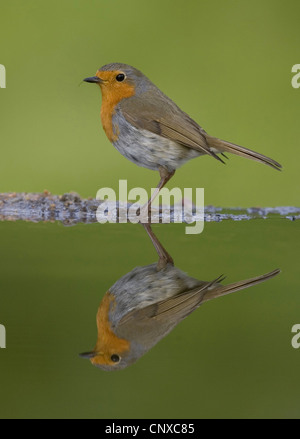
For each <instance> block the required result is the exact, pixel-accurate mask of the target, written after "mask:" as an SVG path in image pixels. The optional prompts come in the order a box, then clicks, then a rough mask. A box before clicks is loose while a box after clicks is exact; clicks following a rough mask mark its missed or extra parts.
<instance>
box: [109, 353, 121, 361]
mask: <svg viewBox="0 0 300 439" xmlns="http://www.w3.org/2000/svg"><path fill="white" fill-rule="evenodd" d="M110 359H111V361H112V362H113V363H119V362H120V357H119V355H116V354H114V355H112V356H111V357H110Z"/></svg>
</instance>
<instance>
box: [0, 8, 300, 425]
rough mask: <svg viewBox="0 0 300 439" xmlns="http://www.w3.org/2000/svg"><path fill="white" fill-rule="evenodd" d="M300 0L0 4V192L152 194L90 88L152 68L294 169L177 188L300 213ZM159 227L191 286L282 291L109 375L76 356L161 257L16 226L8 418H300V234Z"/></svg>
mask: <svg viewBox="0 0 300 439" xmlns="http://www.w3.org/2000/svg"><path fill="white" fill-rule="evenodd" d="M299 12H300V5H299V2H297V1H296V0H294V1H291V0H290V1H275V0H269V1H266V0H263V1H261V0H260V1H258V0H255V1H252V2H246V1H223V0H219V1H212V0H210V1H178V0H172V1H169V0H164V1H158V0H152V1H151V2H150V1H149V2H148V1H147V2H146V1H144V0H142V1H141V0H139V1H137V0H134V1H129V2H124V1H120V0H114V1H91V0H88V1H87V0H85V1H83V0H82V1H76V0H73V1H69V0H60V1H58V0H54V1H51V2H46V1H37V0H35V1H28V0H27V1H26V2H24V1H21V0H11V1H9V2H8V1H3V0H0V64H4V65H5V67H6V70H7V88H6V89H0V130H1V131H0V132H1V160H0V175H1V179H0V183H1V187H0V192H7V191H16V192H24V191H25V192H40V191H43V190H44V189H47V190H49V191H51V192H52V193H55V194H60V193H64V192H68V191H71V190H73V191H76V192H78V193H80V194H81V195H82V196H84V197H88V196H95V195H96V192H97V190H98V189H100V188H101V187H104V186H108V187H112V188H114V189H116V190H117V188H118V180H119V179H128V186H129V188H132V187H136V186H139V187H140V186H142V187H144V188H146V189H149V188H150V187H153V186H155V185H156V184H157V182H158V175H157V174H156V173H154V172H151V171H148V170H146V169H143V168H139V167H137V166H135V165H133V164H132V163H130V162H129V161H127V160H126V159H125V158H124V157H122V156H121V155H120V154H119V153H118V152H117V151H116V150H115V149H114V148H113V146H112V145H110V143H109V141H108V140H107V139H106V137H105V134H104V132H103V130H102V128H101V124H100V118H99V113H100V105H101V96H100V92H99V90H97V88H96V87H94V86H92V85H90V84H86V83H81V81H82V79H83V78H85V77H86V76H91V75H93V74H94V73H95V72H96V70H97V69H98V68H99V67H100V66H102V65H103V64H106V63H109V62H116V61H117V62H125V63H128V64H132V65H134V66H136V67H138V68H139V69H141V70H142V71H143V72H144V73H145V74H146V75H147V76H149V77H150V79H151V80H152V81H153V82H154V83H156V84H157V85H158V86H159V87H160V88H161V89H162V90H163V91H164V92H165V93H166V94H168V95H169V96H170V97H171V98H172V99H173V100H174V101H176V103H177V104H178V105H179V106H180V107H181V108H182V109H183V110H185V111H186V112H188V113H189V114H190V115H191V116H192V117H193V118H194V119H195V120H196V121H198V122H199V123H200V124H201V125H202V126H203V127H204V128H205V129H206V130H207V131H208V132H209V133H210V134H212V135H215V136H218V137H220V138H224V139H226V140H230V141H232V142H235V143H239V144H241V145H243V146H246V147H251V148H253V149H254V150H257V151H259V152H261V153H264V154H266V155H269V156H271V157H272V158H274V159H276V160H278V161H279V162H281V163H282V164H283V166H284V171H283V172H282V173H279V172H276V171H274V170H272V169H271V168H268V167H266V166H263V165H260V164H258V163H255V162H251V161H249V160H245V159H242V158H239V157H231V158H230V161H229V163H228V164H227V165H226V166H223V165H221V164H219V163H217V162H216V161H215V160H213V159H211V158H209V157H202V158H199V159H195V160H192V161H191V162H189V163H188V164H186V165H185V166H184V167H183V168H182V169H180V170H179V171H178V172H177V173H176V175H175V177H174V178H173V179H172V180H171V182H170V183H169V185H168V186H169V187H174V186H179V187H181V188H184V187H192V188H195V187H204V188H205V202H206V204H214V205H221V206H276V205H277V206H278V205H297V204H298V203H299V202H298V200H299V178H298V175H299V170H298V168H299V148H298V138H299V130H300V128H299V99H300V90H295V89H293V88H292V86H291V79H292V76H293V75H292V73H291V69H292V66H293V65H294V64H297V63H299V62H300V59H299V32H298V29H299ZM155 231H156V232H157V234H158V236H159V237H160V238H161V239H162V242H163V244H164V245H165V246H166V248H167V250H168V251H169V252H170V253H171V255H172V256H173V257H174V259H175V262H176V265H177V266H178V267H179V268H181V269H182V270H184V271H186V272H188V273H189V274H190V275H191V276H194V277H198V278H199V279H202V280H211V279H214V278H216V277H217V276H218V275H220V274H222V273H224V274H226V275H227V279H226V281H225V283H226V282H228V283H229V282H234V281H238V280H241V279H247V278H250V277H252V276H256V275H259V274H263V273H266V272H268V271H271V270H273V269H275V268H278V267H279V268H281V269H282V274H281V275H280V276H278V277H277V278H276V279H273V280H271V281H269V282H267V283H264V284H261V285H259V286H256V287H253V288H251V289H249V290H245V291H243V292H240V293H237V294H234V295H232V296H229V297H226V298H224V299H218V300H217V301H214V302H211V303H208V304H207V305H205V306H203V308H201V309H200V310H198V311H197V312H195V313H193V314H192V315H191V316H190V317H189V318H188V319H186V320H185V321H184V322H183V323H182V324H180V325H179V326H178V327H177V328H176V329H175V330H174V331H173V332H172V333H171V334H170V335H169V336H168V337H167V338H165V339H164V340H163V341H161V342H160V343H159V344H158V345H157V346H156V347H155V348H154V349H152V350H151V351H150V352H149V353H148V354H147V355H146V356H145V357H143V358H142V359H141V360H140V361H139V362H138V363H136V364H135V365H133V366H131V367H130V368H128V369H126V370H124V371H120V372H116V373H105V372H103V371H101V370H98V369H96V368H93V367H92V366H91V365H90V364H89V363H88V362H87V361H86V360H82V359H80V358H79V357H78V356H77V354H78V353H79V352H82V351H86V350H89V349H91V348H93V346H94V345H95V342H96V321H95V316H96V312H97V308H98V305H99V303H100V300H101V298H102V296H103V294H104V293H105V292H106V291H107V290H108V289H109V287H110V286H111V285H112V284H113V283H115V282H116V280H117V279H119V278H120V277H121V276H123V275H124V274H125V273H127V272H128V271H130V270H132V269H133V268H134V267H135V266H137V265H147V264H150V263H153V262H154V261H155V259H156V256H155V252H154V249H153V248H152V247H151V244H150V241H149V240H148V239H147V237H146V235H145V233H144V232H143V230H142V228H141V227H140V226H138V225H136V226H134V225H97V224H95V225H89V226H87V225H79V226H75V227H70V228H66V227H64V226H62V225H61V224H26V223H21V222H19V223H4V222H3V223H0V240H1V241H0V242H1V245H0V323H1V324H4V325H5V326H6V329H7V349H6V350H2V349H0V389H1V392H0V393H1V397H0V417H1V418H5V417H8V418H16V417H23V418H33V417H46V418H54V417H58V418H64V417H70V418H78V417H83V418H94V417H95V418H114V419H115V418H168V417H169V418H205V417H209V418H217V417H225V418H233V417H250V418H251V417H272V418H276V417H277V418H278V417H284V418H289V417H297V418H299V412H300V401H299V394H300V388H299V377H298V375H299V368H300V350H295V349H293V348H292V347H291V338H292V333H291V328H292V326H293V325H294V324H297V323H298V324H299V323H300V321H299V320H300V318H299V307H300V296H299V290H300V288H299V287H300V284H299V249H298V247H299V222H298V221H295V222H289V221H287V220H279V219H274V220H268V221H262V220H255V221H249V222H222V223H214V224H213V223H209V224H206V225H205V230H204V233H203V234H202V235H199V236H193V235H192V236H186V235H185V234H184V227H183V226H182V225H169V226H168V225H163V226H160V225H159V226H156V227H155Z"/></svg>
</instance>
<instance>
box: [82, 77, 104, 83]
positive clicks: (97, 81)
mask: <svg viewBox="0 0 300 439" xmlns="http://www.w3.org/2000/svg"><path fill="white" fill-rule="evenodd" d="M84 81H85V82H91V83H92V84H101V83H102V82H103V81H102V79H101V78H98V76H91V77H90V78H85V79H84Z"/></svg>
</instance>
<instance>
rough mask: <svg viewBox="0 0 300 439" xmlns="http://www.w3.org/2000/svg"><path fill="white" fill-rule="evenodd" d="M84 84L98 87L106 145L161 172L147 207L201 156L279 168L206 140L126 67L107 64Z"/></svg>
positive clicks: (265, 159) (157, 91)
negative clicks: (229, 157) (234, 158)
mask: <svg viewBox="0 0 300 439" xmlns="http://www.w3.org/2000/svg"><path fill="white" fill-rule="evenodd" d="M84 81H85V82H89V83H93V84H98V85H99V86H100V88H101V92H102V105H101V121H102V126H103V128H104V131H105V133H106V135H107V137H108V139H109V141H110V142H111V143H112V144H113V145H114V147H115V148H116V149H117V150H118V151H119V152H120V153H121V154H122V155H123V156H124V157H126V158H127V159H129V160H130V161H131V162H133V163H135V164H136V165H138V166H142V167H144V168H147V169H151V170H154V171H158V172H159V174H160V181H159V183H158V185H157V187H156V190H155V191H153V194H152V196H151V198H150V199H149V201H148V206H150V205H151V203H152V201H153V200H154V199H155V197H156V196H157V195H158V193H159V191H160V190H161V189H162V188H163V187H164V186H165V185H166V183H167V182H168V181H169V180H170V179H171V178H172V177H173V175H174V174H175V171H176V170H177V169H178V168H179V167H180V166H182V165H183V164H184V163H186V162H187V161H189V160H191V159H193V158H196V157H199V156H202V155H209V156H211V157H212V158H214V159H216V160H217V161H219V162H220V163H223V164H224V163H225V161H224V160H223V159H224V158H227V156H226V154H225V153H232V154H235V155H238V156H241V157H246V158H249V159H251V160H255V161H257V162H260V163H264V164H266V165H268V166H270V167H271V168H273V169H276V170H281V168H282V166H281V164H280V163H278V162H277V161H275V160H273V159H271V158H269V157H266V156H265V155H262V154H260V153H258V152H255V151H252V150H250V149H247V148H244V147H243V146H239V145H236V144H234V143H231V142H227V141H225V140H221V139H219V138H217V137H213V136H211V135H209V134H208V133H207V132H206V131H205V130H204V129H203V128H202V127H201V126H200V125H198V124H197V122H195V121H194V120H193V119H192V118H191V117H190V116H189V115H188V114H187V113H185V112H184V111H182V110H181V109H180V108H179V107H178V106H177V105H176V104H175V102H173V101H172V100H171V99H170V98H169V97H168V96H166V95H165V94H164V93H163V92H162V91H161V90H160V89H159V88H158V87H157V86H156V85H154V84H153V83H152V82H151V81H150V79H148V78H147V77H146V76H145V75H144V74H143V73H142V72H141V71H140V70H138V69H136V68H134V67H132V66H130V65H128V64H123V63H111V64H106V65H104V66H103V67H101V68H100V69H99V70H97V72H96V75H95V76H92V77H88V78H85V79H84Z"/></svg>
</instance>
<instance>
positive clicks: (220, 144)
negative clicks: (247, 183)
mask: <svg viewBox="0 0 300 439" xmlns="http://www.w3.org/2000/svg"><path fill="white" fill-rule="evenodd" d="M206 140H207V143H208V145H209V146H210V148H213V149H215V150H216V153H218V152H220V153H223V152H230V153H232V154H236V155H239V156H241V157H246V158H247V159H251V160H255V161H257V162H260V163H264V164H265V165H268V166H271V168H274V169H277V170H278V171H280V170H281V168H282V166H281V164H280V163H278V162H276V161H275V160H273V159H270V158H269V157H266V156H265V155H263V154H259V153H258V152H255V151H252V150H251V149H247V148H244V147H243V146H239V145H235V144H234V143H230V142H226V140H221V139H217V138H216V137H212V136H209V135H207V136H206Z"/></svg>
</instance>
